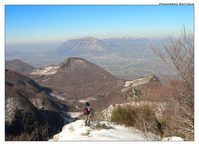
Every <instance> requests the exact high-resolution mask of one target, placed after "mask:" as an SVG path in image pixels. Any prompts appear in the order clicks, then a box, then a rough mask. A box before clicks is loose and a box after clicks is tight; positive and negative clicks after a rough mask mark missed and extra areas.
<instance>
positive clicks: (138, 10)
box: [5, 5, 194, 44]
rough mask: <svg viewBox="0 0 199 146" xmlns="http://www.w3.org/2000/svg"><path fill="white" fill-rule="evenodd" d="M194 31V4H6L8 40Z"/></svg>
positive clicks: (37, 40) (36, 40) (164, 33)
mask: <svg viewBox="0 0 199 146" xmlns="http://www.w3.org/2000/svg"><path fill="white" fill-rule="evenodd" d="M183 25H184V26H185V27H186V28H187V29H188V30H191V31H193V29H194V6H193V5H175V6H164V5H118V6H117V5H6V7H5V27H6V44H23V43H35V42H37V43H42V42H53V41H55V42H56V41H64V40H67V39H70V38H81V37H86V36H93V37H97V38H106V37H124V36H133V37H135V36H136V37H162V36H168V35H176V34H178V33H179V32H180V31H181V30H182V27H183Z"/></svg>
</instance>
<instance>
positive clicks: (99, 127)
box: [95, 123, 113, 130]
mask: <svg viewBox="0 0 199 146" xmlns="http://www.w3.org/2000/svg"><path fill="white" fill-rule="evenodd" d="M112 128H113V127H111V126H108V125H106V124H104V123H97V124H96V125H95V129H97V130H101V129H112Z"/></svg>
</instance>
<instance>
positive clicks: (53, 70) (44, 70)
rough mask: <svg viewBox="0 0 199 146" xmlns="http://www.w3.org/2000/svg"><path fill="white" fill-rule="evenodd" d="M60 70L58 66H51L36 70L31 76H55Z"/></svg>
mask: <svg viewBox="0 0 199 146" xmlns="http://www.w3.org/2000/svg"><path fill="white" fill-rule="evenodd" d="M58 69H59V66H58V65H51V66H47V67H45V68H42V69H35V70H33V72H31V73H30V74H32V75H53V74H55V73H56V72H57V71H58Z"/></svg>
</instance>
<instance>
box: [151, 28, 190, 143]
mask: <svg viewBox="0 0 199 146" xmlns="http://www.w3.org/2000/svg"><path fill="white" fill-rule="evenodd" d="M162 46H163V48H160V47H158V48H156V47H154V46H153V47H152V49H153V51H154V52H155V53H156V54H157V55H158V56H159V57H160V58H161V59H162V60H163V61H164V62H166V63H167V64H170V65H172V66H173V67H174V68H175V69H176V71H177V73H178V75H179V77H180V78H181V81H182V82H181V83H182V84H181V85H180V86H176V87H175V89H174V92H173V93H172V97H171V96H170V97H166V98H167V99H168V102H169V103H170V104H173V105H174V107H175V109H176V117H175V118H176V122H178V123H181V127H179V128H180V129H181V131H182V133H183V134H185V135H186V137H187V139H191V140H193V139H194V37H193V34H192V33H191V32H187V31H186V29H185V27H183V30H182V32H181V35H180V36H178V37H176V38H175V37H169V38H168V39H167V41H166V42H164V43H163V45H162ZM164 96H165V95H164Z"/></svg>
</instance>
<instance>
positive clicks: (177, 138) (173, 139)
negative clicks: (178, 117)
mask: <svg viewBox="0 0 199 146" xmlns="http://www.w3.org/2000/svg"><path fill="white" fill-rule="evenodd" d="M162 141H184V140H183V139H182V138H181V137H178V136H172V137H164V138H163V139H162Z"/></svg>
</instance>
